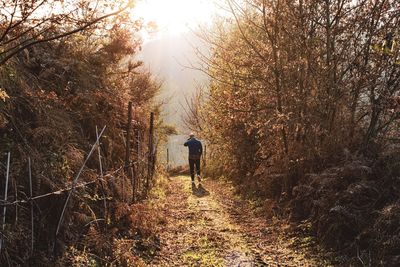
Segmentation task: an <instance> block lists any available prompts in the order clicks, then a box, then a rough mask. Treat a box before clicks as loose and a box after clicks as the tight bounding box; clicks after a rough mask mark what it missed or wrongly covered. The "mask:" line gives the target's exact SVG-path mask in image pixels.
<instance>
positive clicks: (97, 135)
mask: <svg viewBox="0 0 400 267" xmlns="http://www.w3.org/2000/svg"><path fill="white" fill-rule="evenodd" d="M96 139H97V140H99V142H98V144H97V154H98V157H99V168H100V179H99V180H100V186H101V192H102V195H103V203H104V220H105V222H106V224H107V221H108V218H107V199H106V195H105V193H104V191H105V190H104V186H103V181H102V179H103V164H102V161H101V149H100V137H99V130H98V128H97V125H96Z"/></svg>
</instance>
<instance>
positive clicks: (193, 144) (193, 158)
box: [183, 133, 203, 184]
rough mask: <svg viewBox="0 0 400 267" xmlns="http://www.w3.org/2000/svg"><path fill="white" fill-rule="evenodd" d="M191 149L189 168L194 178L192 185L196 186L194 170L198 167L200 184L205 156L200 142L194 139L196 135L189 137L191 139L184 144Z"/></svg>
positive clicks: (197, 172)
mask: <svg viewBox="0 0 400 267" xmlns="http://www.w3.org/2000/svg"><path fill="white" fill-rule="evenodd" d="M183 145H184V146H187V147H188V148H189V167H190V177H191V178H192V184H194V168H195V167H196V174H197V178H198V179H199V183H200V182H201V176H200V159H201V155H202V154H203V145H202V144H201V142H200V141H199V140H197V139H196V138H195V137H194V134H193V133H191V134H190V135H189V139H188V140H187V141H186V142H185V143H184V144H183Z"/></svg>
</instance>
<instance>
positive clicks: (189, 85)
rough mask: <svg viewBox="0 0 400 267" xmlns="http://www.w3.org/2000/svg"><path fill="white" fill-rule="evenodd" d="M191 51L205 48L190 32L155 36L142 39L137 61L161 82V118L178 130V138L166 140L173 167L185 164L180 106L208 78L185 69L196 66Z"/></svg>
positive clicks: (186, 131)
mask: <svg viewBox="0 0 400 267" xmlns="http://www.w3.org/2000/svg"><path fill="white" fill-rule="evenodd" d="M195 48H199V49H201V50H202V52H206V53H207V51H208V49H207V47H206V45H205V44H204V43H203V42H202V41H201V40H200V39H199V38H198V37H197V36H196V35H195V34H194V33H193V32H185V33H181V34H175V35H171V34H167V33H166V34H159V35H157V36H156V37H154V38H152V39H150V40H146V41H145V42H144V44H143V46H142V51H141V53H140V60H142V61H143V62H144V63H145V66H146V67H148V68H149V69H150V70H151V71H152V73H155V74H156V75H157V77H158V78H159V79H160V80H161V81H162V83H163V86H162V91H161V94H160V97H159V99H160V101H162V102H163V103H164V105H163V118H164V120H165V122H166V123H168V124H171V125H173V126H175V127H176V129H177V130H178V133H179V135H178V136H172V137H170V138H169V142H168V144H167V147H168V148H169V151H170V163H171V165H173V166H177V165H182V164H186V161H187V148H186V147H183V143H184V142H185V140H186V139H187V136H188V134H189V130H188V129H186V127H185V126H184V124H183V123H182V116H183V115H184V109H183V107H186V103H185V97H187V98H190V97H191V96H192V95H193V93H194V92H195V91H196V87H197V86H198V85H199V84H201V85H204V84H207V82H208V78H207V76H206V75H205V74H203V73H202V72H200V71H198V70H194V69H191V68H188V66H189V65H198V59H197V56H196V53H195ZM166 149H167V148H166V147H165V148H163V150H165V153H163V156H162V159H163V160H165V159H166Z"/></svg>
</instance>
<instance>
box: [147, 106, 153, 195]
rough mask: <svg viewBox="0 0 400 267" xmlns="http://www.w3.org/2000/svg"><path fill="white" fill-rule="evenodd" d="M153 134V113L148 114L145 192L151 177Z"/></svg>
mask: <svg viewBox="0 0 400 267" xmlns="http://www.w3.org/2000/svg"><path fill="white" fill-rule="evenodd" d="M153 132H154V112H151V113H150V129H149V150H148V159H147V180H146V190H147V191H149V186H150V184H149V183H150V179H151V178H152V176H153V173H152V170H153Z"/></svg>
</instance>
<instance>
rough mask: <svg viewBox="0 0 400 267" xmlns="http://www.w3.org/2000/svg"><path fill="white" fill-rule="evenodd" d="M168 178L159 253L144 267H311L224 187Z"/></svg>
mask: <svg viewBox="0 0 400 267" xmlns="http://www.w3.org/2000/svg"><path fill="white" fill-rule="evenodd" d="M189 181H190V178H189V177H185V176H180V177H174V178H171V179H170V183H169V186H168V189H167V192H166V193H167V196H166V202H165V207H164V208H165V214H166V216H167V218H166V219H167V224H166V225H165V227H164V229H163V230H162V231H161V232H162V234H161V252H160V254H159V255H158V256H157V257H156V258H155V259H154V260H153V261H152V263H151V264H150V266H317V265H319V264H317V263H316V262H314V261H312V260H309V259H306V258H305V257H304V254H302V253H300V252H296V251H294V250H291V249H290V248H288V247H287V246H286V245H285V240H281V239H280V236H279V235H278V234H276V231H275V229H274V228H273V227H271V226H270V225H268V224H267V222H266V220H265V219H262V218H257V217H256V216H254V215H253V214H252V213H251V211H249V210H247V208H246V207H244V206H243V205H239V204H238V202H237V201H235V200H234V198H235V197H234V195H233V193H232V190H230V189H229V188H228V187H227V186H226V185H223V186H221V184H219V183H218V182H216V181H211V180H208V181H206V182H204V183H203V184H202V185H198V184H197V185H196V187H195V188H191V186H190V182H189Z"/></svg>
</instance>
